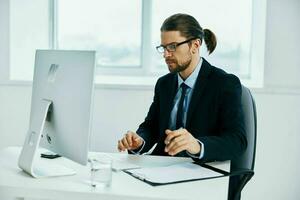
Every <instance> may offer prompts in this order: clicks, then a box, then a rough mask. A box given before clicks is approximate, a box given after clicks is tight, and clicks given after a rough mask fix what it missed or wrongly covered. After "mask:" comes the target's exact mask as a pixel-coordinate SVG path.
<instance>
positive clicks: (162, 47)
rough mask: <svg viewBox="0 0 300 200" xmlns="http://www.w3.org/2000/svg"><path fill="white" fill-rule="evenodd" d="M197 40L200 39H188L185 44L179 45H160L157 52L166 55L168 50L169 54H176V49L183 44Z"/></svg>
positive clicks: (173, 43)
mask: <svg viewBox="0 0 300 200" xmlns="http://www.w3.org/2000/svg"><path fill="white" fill-rule="evenodd" d="M195 39H198V38H197V37H193V38H190V39H187V40H185V41H183V42H179V43H176V42H172V43H170V44H167V45H159V46H157V47H156V50H157V51H158V53H164V52H165V50H167V51H168V52H175V51H176V48H177V47H178V46H180V45H182V44H185V43H188V42H190V41H192V40H195Z"/></svg>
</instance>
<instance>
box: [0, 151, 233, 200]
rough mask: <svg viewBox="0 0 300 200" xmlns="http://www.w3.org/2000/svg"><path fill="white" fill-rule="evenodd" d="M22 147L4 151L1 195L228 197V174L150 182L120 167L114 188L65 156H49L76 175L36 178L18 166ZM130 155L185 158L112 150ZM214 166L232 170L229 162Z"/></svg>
mask: <svg viewBox="0 0 300 200" xmlns="http://www.w3.org/2000/svg"><path fill="white" fill-rule="evenodd" d="M20 150H21V148H20V147H8V148H5V149H3V150H1V151H0V199H1V200H2V199H7V198H12V197H19V198H25V199H26V198H38V199H55V200H66V199H72V200H77V199H84V200H86V199H89V200H93V199H95V200H96V199H97V200H99V199H101V200H102V199H103V200H108V199H109V200H135V199H139V200H140V199H143V200H153V199H156V200H166V199H169V200H179V199H180V200H186V199H217V200H220V199H227V190H228V177H223V178H217V179H210V180H201V181H194V182H186V183H179V184H172V185H165V186H156V187H153V186H150V185H148V184H146V183H144V182H142V181H140V180H137V179H135V178H133V177H131V176H130V175H128V174H126V173H124V172H122V171H120V172H113V177H112V185H111V187H110V188H96V189H94V188H91V187H90V185H89V184H88V183H87V180H88V179H89V167H88V166H82V165H78V164H76V163H74V162H71V161H69V160H67V159H64V158H57V159H54V160H49V162H57V163H60V164H62V163H63V165H65V166H68V167H71V168H73V169H75V170H76V172H77V174H76V175H74V176H66V177H55V178H41V179H34V178H32V177H31V176H29V175H28V174H26V173H25V172H23V171H22V170H21V169H19V168H18V166H17V160H18V157H19V153H20ZM110 155H112V156H121V157H122V158H128V159H129V160H131V161H134V162H136V163H137V164H141V163H147V162H148V163H152V164H153V163H154V164H159V163H166V162H171V163H172V162H177V161H179V162H180V161H182V159H184V158H176V157H161V156H135V155H127V154H110ZM213 166H216V167H218V168H221V169H224V170H228V168H229V163H228V162H227V163H216V164H214V165H213Z"/></svg>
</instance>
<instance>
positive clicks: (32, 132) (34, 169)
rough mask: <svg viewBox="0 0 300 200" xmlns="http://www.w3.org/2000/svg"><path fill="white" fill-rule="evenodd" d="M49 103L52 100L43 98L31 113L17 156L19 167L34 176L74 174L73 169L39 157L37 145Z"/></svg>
mask: <svg viewBox="0 0 300 200" xmlns="http://www.w3.org/2000/svg"><path fill="white" fill-rule="evenodd" d="M51 104H52V101H50V100H47V99H43V100H42V101H41V106H39V110H38V111H37V112H36V113H35V114H36V115H35V114H34V115H31V117H32V119H30V120H31V123H30V128H29V131H28V133H27V136H26V139H25V143H24V145H23V148H22V151H21V154H20V157H19V162H18V165H19V167H20V168H21V169H23V170H24V171H25V172H27V173H28V174H30V175H31V176H33V177H35V178H40V177H52V176H66V175H74V174H76V172H75V171H74V170H73V169H69V168H67V167H64V166H62V165H58V164H53V163H51V161H52V162H53V160H48V159H43V158H40V152H39V151H38V150H39V148H38V147H39V144H40V140H41V136H42V134H43V130H44V125H45V121H46V118H47V115H48V112H49V111H50V106H51Z"/></svg>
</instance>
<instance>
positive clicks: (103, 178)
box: [90, 157, 112, 187]
mask: <svg viewBox="0 0 300 200" xmlns="http://www.w3.org/2000/svg"><path fill="white" fill-rule="evenodd" d="M90 164H91V185H92V187H98V186H100V187H110V185H111V179H112V159H111V158H108V157H99V158H96V159H92V160H91V161H90Z"/></svg>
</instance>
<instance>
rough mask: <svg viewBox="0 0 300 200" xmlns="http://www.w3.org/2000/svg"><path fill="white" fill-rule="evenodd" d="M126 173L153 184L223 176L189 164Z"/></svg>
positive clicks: (134, 170)
mask: <svg viewBox="0 0 300 200" xmlns="http://www.w3.org/2000/svg"><path fill="white" fill-rule="evenodd" d="M127 171H128V172H130V173H131V174H132V175H133V176H135V177H137V178H139V179H142V180H147V181H150V182H153V183H171V182H178V181H185V180H193V179H202V178H209V177H218V176H222V175H223V174H221V173H218V172H215V171H213V170H210V169H207V168H204V167H201V166H200V165H197V164H193V163H190V162H189V163H179V164H174V165H170V166H166V167H152V168H141V169H133V170H127Z"/></svg>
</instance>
